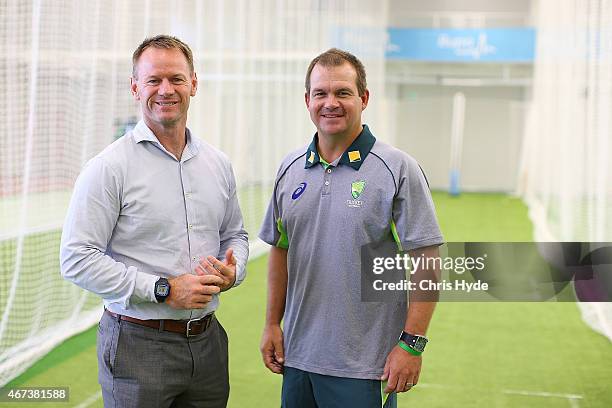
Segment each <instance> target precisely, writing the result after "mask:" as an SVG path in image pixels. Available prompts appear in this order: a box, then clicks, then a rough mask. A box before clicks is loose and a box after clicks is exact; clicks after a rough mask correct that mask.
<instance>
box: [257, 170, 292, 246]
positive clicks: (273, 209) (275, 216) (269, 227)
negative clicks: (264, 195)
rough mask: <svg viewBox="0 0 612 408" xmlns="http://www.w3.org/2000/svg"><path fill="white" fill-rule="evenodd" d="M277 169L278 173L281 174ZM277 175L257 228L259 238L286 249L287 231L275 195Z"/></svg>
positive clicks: (276, 193) (277, 186)
mask: <svg viewBox="0 0 612 408" xmlns="http://www.w3.org/2000/svg"><path fill="white" fill-rule="evenodd" d="M281 170H282V166H281V169H279V172H278V173H279V175H280V174H281ZM279 181H280V180H279V176H278V175H277V177H276V180H275V181H274V191H273V192H272V198H270V203H269V204H268V209H267V211H266V215H265V217H264V220H263V224H262V225H261V229H260V230H259V238H261V240H262V241H264V242H266V243H267V244H269V245H273V246H276V247H278V248H283V249H288V248H289V241H288V238H287V231H286V229H285V227H284V224H283V220H282V216H281V213H280V209H279V205H278V201H277V197H278V189H279Z"/></svg>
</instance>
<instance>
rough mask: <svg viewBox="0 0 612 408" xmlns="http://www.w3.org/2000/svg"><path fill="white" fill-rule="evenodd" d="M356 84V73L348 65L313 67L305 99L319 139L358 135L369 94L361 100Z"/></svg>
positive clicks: (350, 137) (364, 95)
mask: <svg viewBox="0 0 612 408" xmlns="http://www.w3.org/2000/svg"><path fill="white" fill-rule="evenodd" d="M356 80H357V73H356V71H355V69H354V68H353V66H352V65H351V64H349V63H348V62H346V63H344V64H342V65H338V66H322V65H319V64H317V65H315V66H314V68H313V70H312V73H311V75H310V92H309V93H306V94H305V98H306V107H307V108H308V111H309V112H310V119H311V120H312V122H313V123H314V124H315V126H316V127H317V132H318V134H319V136H320V137H334V138H336V139H347V140H348V139H354V138H355V137H357V135H359V133H360V132H361V129H362V126H361V112H363V110H364V109H365V108H366V106H367V105H368V98H369V92H368V91H367V90H366V91H365V92H364V94H363V95H361V96H360V95H359V92H358V91H357V84H356Z"/></svg>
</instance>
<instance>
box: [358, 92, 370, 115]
mask: <svg viewBox="0 0 612 408" xmlns="http://www.w3.org/2000/svg"><path fill="white" fill-rule="evenodd" d="M359 98H361V110H362V111H364V110H365V108H366V107H367V106H368V101H369V100H370V91H369V90H367V89H366V90H365V92H364V93H363V95H361V96H360V97H359Z"/></svg>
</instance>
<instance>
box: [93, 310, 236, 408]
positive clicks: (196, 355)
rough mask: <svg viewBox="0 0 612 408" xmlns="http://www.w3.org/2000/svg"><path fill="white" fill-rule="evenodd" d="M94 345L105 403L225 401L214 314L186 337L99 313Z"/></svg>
mask: <svg viewBox="0 0 612 408" xmlns="http://www.w3.org/2000/svg"><path fill="white" fill-rule="evenodd" d="M97 350H98V381H99V382H100V385H101V387H102V397H103V399H104V407H105V408H109V407H112V408H115V407H116V408H124V407H147V408H154V407H207V408H208V407H211V408H217V407H218V408H222V407H226V406H227V399H228V396H229V375H228V364H227V334H226V333H225V330H224V329H223V327H222V326H221V324H220V323H219V322H218V321H217V319H216V318H213V320H212V322H211V323H210V326H209V327H208V329H207V330H206V331H204V332H203V333H201V334H199V335H197V336H194V337H189V338H187V337H185V336H184V335H180V334H178V333H170V332H165V331H159V330H157V329H151V328H148V327H144V326H140V325H137V324H134V323H130V322H126V321H125V320H121V321H118V320H117V319H115V318H113V317H111V316H109V315H108V314H107V313H104V314H103V317H102V319H101V320H100V324H99V328H98V342H97Z"/></svg>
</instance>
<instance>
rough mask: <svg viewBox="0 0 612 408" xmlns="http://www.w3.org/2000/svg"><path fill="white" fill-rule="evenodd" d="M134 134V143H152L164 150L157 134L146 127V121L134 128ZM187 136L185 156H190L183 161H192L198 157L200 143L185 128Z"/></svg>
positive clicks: (141, 121) (140, 122)
mask: <svg viewBox="0 0 612 408" xmlns="http://www.w3.org/2000/svg"><path fill="white" fill-rule="evenodd" d="M133 134H134V141H135V142H136V143H140V142H145V141H146V142H152V143H154V144H155V145H157V146H158V147H159V148H162V149H163V146H162V144H161V143H160V142H159V140H158V139H157V136H155V133H153V131H152V130H151V129H149V127H148V126H147V125H146V123H145V122H144V120H140V121H139V122H138V123H137V124H136V126H135V127H134V131H133ZM185 134H186V135H187V144H186V145H185V150H184V151H183V156H185V153H188V154H187V157H184V158H183V160H187V159H190V158H191V157H193V156H195V155H197V154H198V152H199V150H200V149H199V147H200V141H199V140H198V139H197V138H194V137H192V135H191V130H189V129H188V128H185ZM163 150H165V149H163Z"/></svg>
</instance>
